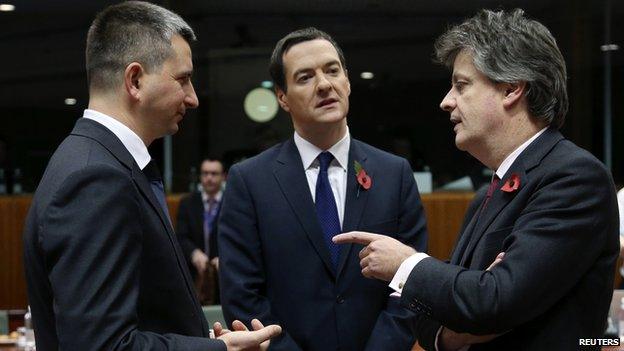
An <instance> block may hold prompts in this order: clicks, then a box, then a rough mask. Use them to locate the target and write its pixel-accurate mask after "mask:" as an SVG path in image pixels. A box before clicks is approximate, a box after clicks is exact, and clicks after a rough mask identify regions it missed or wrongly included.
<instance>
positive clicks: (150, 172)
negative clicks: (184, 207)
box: [143, 160, 171, 223]
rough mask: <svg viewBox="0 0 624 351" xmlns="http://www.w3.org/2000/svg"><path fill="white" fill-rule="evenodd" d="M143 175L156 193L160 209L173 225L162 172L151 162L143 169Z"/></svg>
mask: <svg viewBox="0 0 624 351" xmlns="http://www.w3.org/2000/svg"><path fill="white" fill-rule="evenodd" d="M143 173H144V174H145V176H146V177H147V179H148V180H149V182H150V186H151V187H152V192H154V195H155V196H156V199H157V200H158V204H160V208H161V209H162V210H163V212H164V213H165V216H166V217H167V219H169V223H171V218H170V217H169V209H168V208H167V199H166V197H165V187H164V186H163V182H162V176H161V175H160V170H159V169H158V166H157V165H156V162H155V161H154V160H151V161H150V162H149V163H148V164H147V166H145V168H143Z"/></svg>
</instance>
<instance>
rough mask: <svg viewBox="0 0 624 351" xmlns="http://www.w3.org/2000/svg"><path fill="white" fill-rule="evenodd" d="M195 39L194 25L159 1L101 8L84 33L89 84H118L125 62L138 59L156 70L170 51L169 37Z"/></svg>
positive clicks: (98, 87) (101, 87)
mask: <svg viewBox="0 0 624 351" xmlns="http://www.w3.org/2000/svg"><path fill="white" fill-rule="evenodd" d="M176 34H177V35H180V36H181V37H183V38H184V39H185V40H186V41H187V42H189V43H190V42H193V41H195V40H196V37H195V33H194V32H193V29H191V27H190V26H189V25H188V24H187V23H186V22H185V21H184V20H183V19H182V18H181V17H180V16H179V15H177V14H175V13H173V12H171V11H169V10H167V9H164V8H162V7H160V6H158V5H154V4H150V3H148V2H142V1H128V2H123V3H120V4H117V5H113V6H109V7H107V8H106V9H104V10H103V11H102V12H100V13H99V14H98V15H97V16H96V18H95V20H93V23H92V24H91V28H89V34H88V35H87V50H86V61H87V79H88V81H89V87H90V88H91V89H96V90H109V89H112V88H114V87H115V86H117V85H119V84H120V83H121V81H122V74H123V71H124V70H125V68H126V66H128V65H129V64H130V63H132V62H138V63H140V64H141V65H143V67H144V68H145V70H146V71H148V72H149V71H151V70H156V71H157V70H158V69H160V68H161V66H162V63H163V62H164V61H165V60H166V59H167V58H169V57H170V56H171V55H172V54H173V48H172V46H171V38H172V37H173V35H176Z"/></svg>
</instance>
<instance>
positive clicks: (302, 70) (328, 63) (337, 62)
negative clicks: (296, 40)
mask: <svg viewBox="0 0 624 351" xmlns="http://www.w3.org/2000/svg"><path fill="white" fill-rule="evenodd" d="M337 64H338V65H339V64H340V61H338V60H330V61H327V62H325V63H324V64H323V66H322V67H323V68H326V67H329V66H333V65H337ZM311 70H313V68H311V67H303V68H300V69H298V70H296V71H295V72H293V77H296V76H297V75H299V74H301V73H303V72H307V71H311Z"/></svg>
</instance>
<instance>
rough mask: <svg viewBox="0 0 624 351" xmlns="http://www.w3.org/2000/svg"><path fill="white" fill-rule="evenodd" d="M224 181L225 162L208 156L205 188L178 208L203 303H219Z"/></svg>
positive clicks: (201, 174) (203, 169) (185, 247)
mask: <svg viewBox="0 0 624 351" xmlns="http://www.w3.org/2000/svg"><path fill="white" fill-rule="evenodd" d="M224 180H225V171H224V169H223V163H221V161H219V160H217V159H215V158H206V159H204V160H203V161H202V163H201V165H200V169H199V181H200V185H201V189H200V190H198V191H195V192H193V193H191V194H189V195H188V196H186V197H184V198H183V199H182V200H181V201H180V207H179V209H178V225H177V226H176V232H177V233H178V240H180V246H181V247H182V252H183V253H184V257H186V259H187V261H188V264H189V268H190V269H191V274H192V275H193V277H194V278H195V286H196V287H197V290H198V291H197V292H198V295H199V300H200V302H201V303H202V304H218V303H219V294H218V293H219V292H218V284H217V274H216V270H217V269H218V267H219V255H218V254H217V231H216V228H217V216H218V214H219V210H220V208H221V198H222V196H223V192H222V191H221V187H222V185H223V181H224Z"/></svg>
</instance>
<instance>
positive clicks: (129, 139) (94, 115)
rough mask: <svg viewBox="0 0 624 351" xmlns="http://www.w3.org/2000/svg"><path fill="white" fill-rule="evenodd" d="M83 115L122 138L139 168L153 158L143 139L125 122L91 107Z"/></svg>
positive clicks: (143, 166)
mask: <svg viewBox="0 0 624 351" xmlns="http://www.w3.org/2000/svg"><path fill="white" fill-rule="evenodd" d="M82 117H83V118H88V119H90V120H93V121H96V122H98V123H99V124H101V125H103V126H104V127H106V128H107V129H109V130H110V131H111V132H113V134H115V135H116V136H117V138H119V140H121V143H122V144H123V145H124V146H125V147H126V149H127V150H128V152H130V155H132V158H134V161H135V162H136V163H137V165H139V168H141V169H143V168H145V166H147V164H148V163H149V161H150V160H151V159H152V157H151V156H150V154H149V152H148V151H147V146H145V143H143V140H141V138H139V136H138V135H136V133H135V132H133V131H132V130H131V129H130V128H128V127H127V126H126V125H125V124H123V123H121V122H119V121H118V120H116V119H114V118H113V117H111V116H108V115H105V114H103V113H101V112H98V111H95V110H89V109H86V110H84V114H83V115H82Z"/></svg>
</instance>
